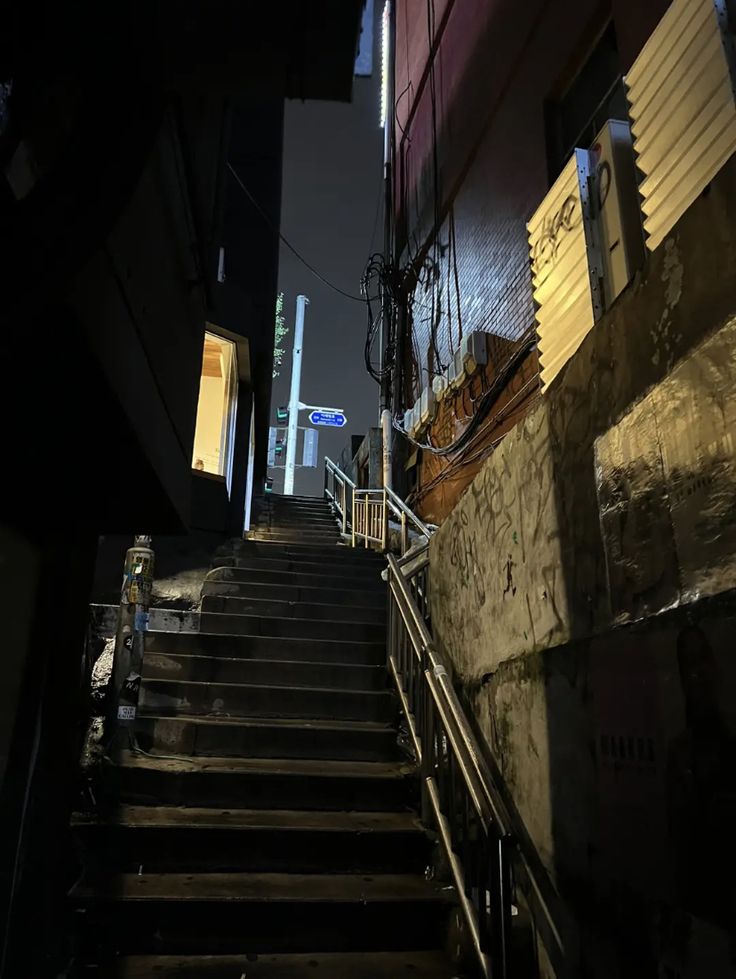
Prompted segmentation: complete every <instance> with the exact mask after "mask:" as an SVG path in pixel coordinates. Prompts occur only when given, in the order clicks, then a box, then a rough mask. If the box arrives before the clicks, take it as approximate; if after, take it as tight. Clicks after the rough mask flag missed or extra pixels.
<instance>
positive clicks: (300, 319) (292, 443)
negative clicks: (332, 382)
mask: <svg viewBox="0 0 736 979" xmlns="http://www.w3.org/2000/svg"><path fill="white" fill-rule="evenodd" d="M308 302H309V300H308V299H307V297H306V296H297V297H296V326H295V328H294V356H293V359H292V362H291V393H290V394H289V423H288V428H287V432H286V471H285V474H284V496H293V495H294V473H295V471H296V440H297V437H298V436H297V433H298V431H299V428H298V424H299V406H300V401H299V392H300V388H301V382H302V348H303V346H304V310H305V308H306V306H307V303H308Z"/></svg>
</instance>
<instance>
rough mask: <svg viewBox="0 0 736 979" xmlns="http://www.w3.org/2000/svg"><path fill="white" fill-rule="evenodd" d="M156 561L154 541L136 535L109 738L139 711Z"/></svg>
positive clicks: (128, 558) (118, 639) (121, 617)
mask: <svg viewBox="0 0 736 979" xmlns="http://www.w3.org/2000/svg"><path fill="white" fill-rule="evenodd" d="M154 561H155V555H154V552H153V548H152V547H151V538H150V537H148V536H147V535H137V536H136V537H135V541H134V544H133V546H132V547H131V548H129V549H128V551H127V553H126V555H125V571H124V573H123V586H122V589H121V594H120V610H119V612H118V624H117V632H116V634H115V653H114V659H113V669H112V679H111V683H110V690H109V709H108V735H109V736H112V735H113V734H114V732H115V731H116V730H117V729H118V728H120V727H123V728H127V727H130V726H131V725H132V724H133V723H134V722H135V719H136V715H137V712H138V696H139V693H140V687H141V675H142V672H143V654H144V647H145V638H146V631H147V630H148V610H149V609H150V607H151V593H152V591H153V569H154Z"/></svg>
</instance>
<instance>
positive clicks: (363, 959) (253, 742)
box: [71, 497, 458, 979]
mask: <svg viewBox="0 0 736 979" xmlns="http://www.w3.org/2000/svg"><path fill="white" fill-rule="evenodd" d="M339 540H340V538H339V534H338V531H337V526H336V524H335V521H334V519H333V518H332V515H331V513H330V511H329V509H328V507H327V505H326V504H325V503H323V502H322V501H320V500H315V499H305V498H291V499H286V498H278V497H274V498H272V500H271V502H270V504H269V506H268V508H267V509H266V510H265V511H263V512H262V514H261V517H260V521H259V524H258V528H257V529H256V530H255V531H254V533H253V535H252V539H249V540H246V541H234V542H231V543H230V544H229V545H227V546H226V547H225V548H223V549H221V551H220V552H219V553H218V554H216V556H215V560H214V562H213V570H212V572H211V573H210V575H209V577H208V580H207V582H206V584H205V586H204V589H203V600H202V626H201V628H202V632H201V633H199V634H186V633H151V634H149V636H148V638H147V647H146V660H145V666H144V682H143V686H142V691H141V716H140V717H139V720H138V723H137V731H136V737H137V745H138V750H135V749H134V750H130V751H123V752H122V753H121V754H120V756H119V757H117V758H116V759H115V760H114V761H111V762H109V763H108V764H106V765H105V766H104V768H103V769H102V771H101V772H100V775H99V778H98V782H97V785H96V786H95V798H96V800H97V807H96V809H95V811H93V812H87V813H79V814H78V815H77V816H76V817H75V829H76V833H77V837H78V839H79V842H80V845H81V847H82V850H83V859H84V866H85V872H84V875H83V877H82V879H81V880H80V882H79V883H78V884H77V886H76V887H75V888H74V890H73V892H72V895H71V900H72V905H73V912H74V915H75V918H76V924H77V931H78V935H79V938H78V956H77V967H76V968H77V971H76V973H75V974H76V975H79V976H88V977H93V976H94V977H100V979H107V977H110V979H112V977H116V979H144V977H145V979H154V977H156V979H169V977H189V979H195V977H196V979H243V977H246V979H277V977H278V979H282V977H283V979H298V977H299V979H301V977H307V976H309V977H312V979H320V977H322V979H348V977H349V979H400V977H410V976H411V977H416V979H450V977H453V976H457V975H458V971H457V967H456V966H453V965H451V964H450V962H449V960H448V959H446V958H445V956H444V954H443V951H442V947H443V945H444V944H445V936H446V934H447V924H448V917H449V915H450V912H451V911H452V909H453V907H454V904H453V891H452V889H451V888H449V887H447V886H446V885H443V884H441V883H438V882H437V881H433V880H428V879H426V876H425V868H426V867H427V865H428V863H429V861H430V840H429V838H428V836H427V834H426V832H425V830H424V828H423V826H422V825H421V823H420V821H419V819H418V816H417V812H416V806H417V802H418V782H417V778H416V773H415V772H414V770H413V767H412V765H411V764H410V763H409V762H408V761H407V760H406V758H405V757H404V756H403V755H402V753H401V751H400V749H399V747H398V745H397V731H396V724H397V702H396V700H395V698H394V696H393V693H392V692H390V691H389V687H388V679H387V672H386V669H385V665H384V664H385V607H384V590H385V585H384V584H383V582H382V581H381V579H380V571H381V568H382V566H383V562H382V559H381V558H380V556H378V555H376V554H374V553H372V552H370V551H360V550H352V549H350V548H347V547H344V546H341V545H340V544H339V543H338V542H339Z"/></svg>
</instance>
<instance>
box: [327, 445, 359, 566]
mask: <svg viewBox="0 0 736 979" xmlns="http://www.w3.org/2000/svg"><path fill="white" fill-rule="evenodd" d="M330 476H331V477H332V490H330ZM348 488H349V489H350V496H351V502H350V512H351V514H352V515H353V518H354V515H355V514H354V510H355V502H354V494H355V490H356V489H357V487H356V485H355V483H354V482H353V481H352V479H350V477H349V476H348V475H347V474H346V473H344V472H343V471H342V469H340V467H339V466H337V465H336V464H335V463H334V462H333V461H332V459H330V458H329V457H328V456H325V496H326V497H327V499H328V500H329V501H330V503H332V505H333V506H334V508H335V510H336V511H337V513H338V515H339V517H340V523H341V525H342V533H343V536H345V535H346V534H347V532H348V526H350V527H351V529H352V526H353V523H354V520H353V521H349V520H348ZM354 546H355V540H354V539H353V547H354Z"/></svg>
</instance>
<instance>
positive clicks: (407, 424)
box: [404, 408, 414, 432]
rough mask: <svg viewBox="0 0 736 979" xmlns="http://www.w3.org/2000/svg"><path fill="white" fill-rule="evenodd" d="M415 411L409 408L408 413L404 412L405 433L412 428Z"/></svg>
mask: <svg viewBox="0 0 736 979" xmlns="http://www.w3.org/2000/svg"><path fill="white" fill-rule="evenodd" d="M413 411H414V409H413V408H407V409H406V411H405V412H404V431H405V432H408V431H409V429H410V428H411V426H412V419H413V417H414V416H413Z"/></svg>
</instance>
